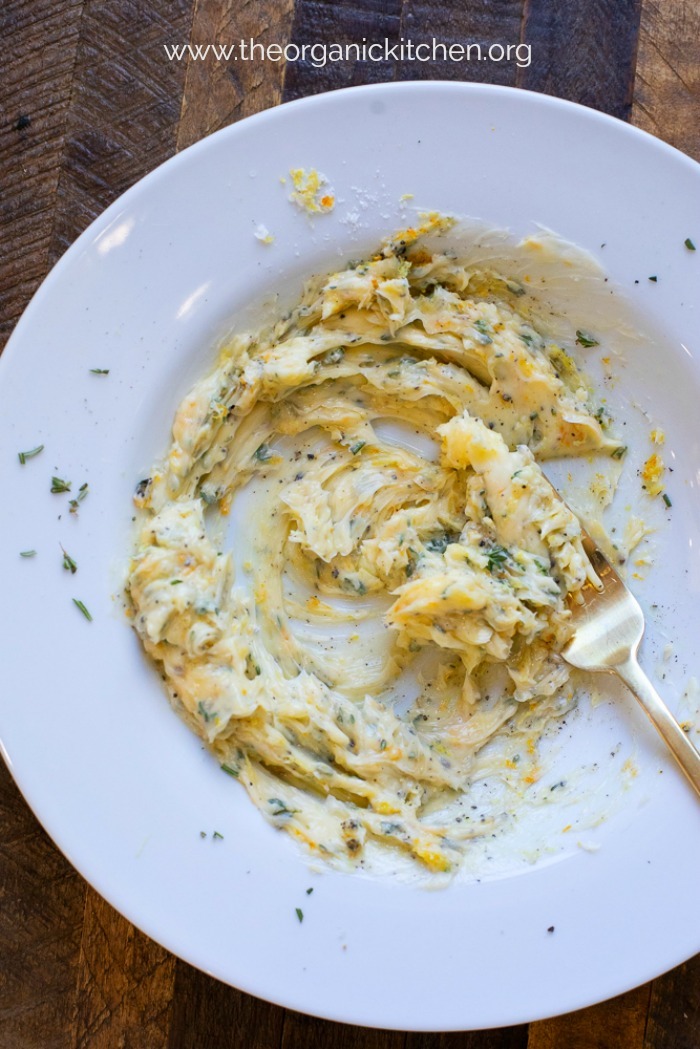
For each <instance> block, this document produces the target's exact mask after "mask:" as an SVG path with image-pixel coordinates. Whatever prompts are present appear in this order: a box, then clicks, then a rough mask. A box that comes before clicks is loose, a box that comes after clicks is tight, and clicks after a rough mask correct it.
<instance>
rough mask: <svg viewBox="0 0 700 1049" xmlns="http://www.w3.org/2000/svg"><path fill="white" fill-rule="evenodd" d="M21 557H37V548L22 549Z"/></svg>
mask: <svg viewBox="0 0 700 1049" xmlns="http://www.w3.org/2000/svg"><path fill="white" fill-rule="evenodd" d="M19 556H20V557H36V550H20V552H19Z"/></svg>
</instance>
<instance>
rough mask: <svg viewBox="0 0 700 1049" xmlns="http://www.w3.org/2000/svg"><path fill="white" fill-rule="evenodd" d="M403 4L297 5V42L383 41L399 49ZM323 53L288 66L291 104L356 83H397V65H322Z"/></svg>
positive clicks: (378, 0) (307, 0) (313, 0)
mask: <svg viewBox="0 0 700 1049" xmlns="http://www.w3.org/2000/svg"><path fill="white" fill-rule="evenodd" d="M401 8H402V0H296V3H295V5H294V24H293V26H292V34H291V43H292V44H294V45H296V46H297V47H302V46H303V45H304V44H309V45H310V44H321V45H325V46H330V45H331V44H342V45H345V44H361V43H362V40H363V38H365V39H367V40H368V41H369V42H372V41H383V40H384V39H385V38H386V39H387V40H388V41H389V43H390V45H392V46H393V45H395V44H398V42H399V37H400V30H401ZM320 62H321V54H320V53H319V54H318V56H317V57H315V58H314V56H313V55H307V57H306V58H302V59H301V60H300V61H294V62H292V61H290V62H288V63H287V67H286V72H285V80H284V100H285V102H287V101H289V100H290V99H293V98H302V97H303V96H304V95H315V94H319V93H320V92H322V91H334V90H335V89H336V88H341V87H353V86H355V85H356V84H378V83H382V82H384V81H387V80H392V79H393V78H394V62H393V61H392V60H390V61H380V62H372V61H368V60H367V61H366V60H363V59H362V58H361V57H360V58H359V59H355V57H351V58H350V59H349V60H348V61H343V62H329V63H327V64H326V65H320Z"/></svg>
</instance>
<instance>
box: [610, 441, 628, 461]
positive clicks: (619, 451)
mask: <svg viewBox="0 0 700 1049" xmlns="http://www.w3.org/2000/svg"><path fill="white" fill-rule="evenodd" d="M626 451H627V445H626V444H621V445H620V447H619V448H613V450H612V451H611V453H610V458H611V459H622V457H623V455H624V454H625V452H626Z"/></svg>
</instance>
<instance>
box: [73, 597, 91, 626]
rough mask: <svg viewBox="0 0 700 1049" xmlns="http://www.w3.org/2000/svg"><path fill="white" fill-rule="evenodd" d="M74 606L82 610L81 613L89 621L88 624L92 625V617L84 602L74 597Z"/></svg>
mask: <svg viewBox="0 0 700 1049" xmlns="http://www.w3.org/2000/svg"><path fill="white" fill-rule="evenodd" d="M73 604H74V605H75V607H76V608H78V609H80V611H81V612H82V613H83V615H84V616H85V618H86V619H87V620H88V622H90V623H92V616H91V615H90V613H89V612H88V610H87V608H86V607H85V605H84V604H83V602H82V601H78V598H77V597H74V598H73Z"/></svg>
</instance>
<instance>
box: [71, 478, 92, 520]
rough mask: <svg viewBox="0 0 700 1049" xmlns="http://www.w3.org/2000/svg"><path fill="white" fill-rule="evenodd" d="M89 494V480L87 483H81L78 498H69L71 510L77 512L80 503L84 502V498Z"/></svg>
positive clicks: (73, 512)
mask: <svg viewBox="0 0 700 1049" xmlns="http://www.w3.org/2000/svg"><path fill="white" fill-rule="evenodd" d="M87 494H88V485H87V481H86V482H85V484H81V486H80V488H79V489H78V494H77V496H76V498H75V499H69V500H68V505H69V507H70V512H71V513H72V514H77V512H78V507H79V506H80V504H81V503H82V501H83V499H84V498H85V497H86V495H87Z"/></svg>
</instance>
